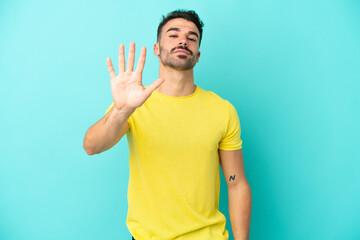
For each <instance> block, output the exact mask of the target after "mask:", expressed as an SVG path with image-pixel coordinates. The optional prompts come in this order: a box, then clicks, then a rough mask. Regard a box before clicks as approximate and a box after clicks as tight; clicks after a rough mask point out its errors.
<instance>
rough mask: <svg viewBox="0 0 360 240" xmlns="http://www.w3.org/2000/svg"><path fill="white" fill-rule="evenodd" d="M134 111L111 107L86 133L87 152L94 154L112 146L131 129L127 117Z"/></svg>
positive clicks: (85, 146) (85, 147)
mask: <svg viewBox="0 0 360 240" xmlns="http://www.w3.org/2000/svg"><path fill="white" fill-rule="evenodd" d="M131 113H132V112H130V111H128V112H127V111H119V110H117V109H116V108H114V107H113V108H111V109H110V110H109V112H108V113H107V114H106V115H105V116H103V117H102V118H101V119H100V120H99V121H97V122H96V123H95V124H94V125H92V126H91V127H90V128H89V129H88V131H87V132H86V134H85V138H84V143H83V147H84V149H85V151H86V153H87V154H89V155H93V154H97V153H101V152H104V151H106V150H108V149H110V148H112V147H113V146H114V145H115V144H116V143H117V142H119V141H120V139H121V138H122V137H123V136H124V135H125V133H126V132H127V131H128V129H129V123H128V122H127V119H128V118H129V117H130V115H131Z"/></svg>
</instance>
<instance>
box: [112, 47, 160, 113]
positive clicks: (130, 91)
mask: <svg viewBox="0 0 360 240" xmlns="http://www.w3.org/2000/svg"><path fill="white" fill-rule="evenodd" d="M145 57H146V48H145V47H142V48H141V54H140V58H139V61H138V64H137V67H136V70H135V71H133V68H134V61H135V43H134V42H131V43H130V49H129V55H128V60H127V67H126V71H125V56H124V45H123V44H121V45H120V46H119V74H118V75H117V76H116V74H115V71H114V67H113V65H112V63H111V59H110V58H106V64H107V67H108V70H109V73H110V78H111V93H112V97H113V100H114V107H116V108H117V110H129V111H132V110H135V108H137V107H140V106H141V105H143V103H144V102H145V101H146V100H147V99H148V98H149V97H150V95H151V93H152V92H153V91H154V90H155V89H156V88H158V87H159V86H160V85H161V84H162V83H163V82H164V81H165V80H164V79H161V78H158V79H157V80H155V81H154V82H153V83H152V84H151V85H149V86H148V87H147V88H145V87H144V86H143V84H142V71H143V69H144V65H145Z"/></svg>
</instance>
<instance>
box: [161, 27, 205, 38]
mask: <svg viewBox="0 0 360 240" xmlns="http://www.w3.org/2000/svg"><path fill="white" fill-rule="evenodd" d="M169 31H177V32H180V28H169V29H168V30H167V31H166V32H169ZM189 34H192V35H195V36H196V37H197V38H199V35H198V34H197V33H196V32H193V31H189Z"/></svg>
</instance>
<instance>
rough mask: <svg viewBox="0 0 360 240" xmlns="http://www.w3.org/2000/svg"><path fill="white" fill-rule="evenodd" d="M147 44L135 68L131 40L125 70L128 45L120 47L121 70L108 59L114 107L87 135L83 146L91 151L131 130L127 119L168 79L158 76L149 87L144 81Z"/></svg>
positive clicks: (114, 141)
mask: <svg viewBox="0 0 360 240" xmlns="http://www.w3.org/2000/svg"><path fill="white" fill-rule="evenodd" d="M145 56H146V48H145V47H143V48H142V49H141V53H140V58H139V61H138V64H137V67H136V70H135V71H134V70H133V68H134V61H135V43H133V42H131V43H130V48H129V55H128V61H127V67H126V71H125V55H124V45H123V44H121V45H120V47H119V74H118V75H117V76H116V74H115V71H114V67H113V65H112V63H111V59H110V58H107V59H106V63H107V67H108V70H109V73H110V78H111V94H112V97H113V100H114V105H113V107H112V109H110V111H109V112H108V113H107V114H106V115H105V116H104V117H102V118H101V119H100V120H99V121H98V122H96V123H95V124H94V125H93V126H91V127H90V128H89V130H88V131H87V132H86V134H85V137H84V143H83V147H84V149H85V151H86V153H87V154H89V155H92V154H96V153H101V152H103V151H105V150H108V149H109V148H111V147H112V146H114V145H115V144H116V143H117V142H118V141H119V140H120V139H121V138H122V137H123V136H124V134H125V133H126V132H127V130H128V129H129V124H128V122H127V119H128V118H129V117H130V115H131V114H132V113H133V112H134V111H135V109H136V108H138V107H140V106H141V105H143V104H144V102H145V101H146V100H147V99H148V98H149V97H150V95H151V93H152V92H153V91H154V90H155V89H156V88H158V87H159V86H160V85H161V84H162V83H163V82H164V79H161V78H159V79H157V80H156V81H154V82H153V83H152V84H151V85H149V86H148V87H147V88H145V87H144V86H143V84H142V71H143V69H144V65H145Z"/></svg>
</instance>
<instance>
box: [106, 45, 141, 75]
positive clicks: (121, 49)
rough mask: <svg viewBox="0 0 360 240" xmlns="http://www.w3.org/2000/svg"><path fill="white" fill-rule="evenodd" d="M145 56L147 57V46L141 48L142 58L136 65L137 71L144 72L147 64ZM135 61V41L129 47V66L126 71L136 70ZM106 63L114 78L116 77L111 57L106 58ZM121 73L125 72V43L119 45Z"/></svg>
mask: <svg viewBox="0 0 360 240" xmlns="http://www.w3.org/2000/svg"><path fill="white" fill-rule="evenodd" d="M145 57H146V48H145V47H142V48H141V53H140V58H139V61H138V64H137V67H136V71H137V72H140V73H141V72H142V71H143V69H144V65H145ZM134 62H135V43H134V42H131V43H130V47H129V55H128V60H127V66H126V71H127V72H132V71H134ZM106 64H107V67H108V70H109V73H110V77H111V78H114V77H116V74H115V71H114V67H113V65H112V62H111V59H110V58H106ZM118 64H119V74H122V73H124V72H125V54H124V45H123V44H120V46H119V63H118Z"/></svg>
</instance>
